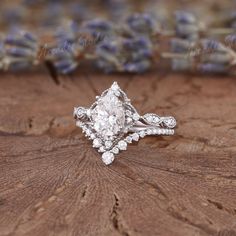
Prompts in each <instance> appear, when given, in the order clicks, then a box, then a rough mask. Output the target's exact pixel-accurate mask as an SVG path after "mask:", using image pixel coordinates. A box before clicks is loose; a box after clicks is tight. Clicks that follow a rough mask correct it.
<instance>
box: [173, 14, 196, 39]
mask: <svg viewBox="0 0 236 236" xmlns="http://www.w3.org/2000/svg"><path fill="white" fill-rule="evenodd" d="M175 20H176V26H175V27H176V29H175V30H176V36H177V37H179V38H182V39H187V40H189V41H196V40H197V39H198V38H199V31H200V28H199V25H198V23H197V20H196V18H195V16H194V15H193V14H191V13H189V12H185V11H177V12H176V13H175Z"/></svg>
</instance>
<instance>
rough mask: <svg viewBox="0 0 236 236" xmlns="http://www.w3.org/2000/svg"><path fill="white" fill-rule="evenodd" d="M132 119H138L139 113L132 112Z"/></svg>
mask: <svg viewBox="0 0 236 236" xmlns="http://www.w3.org/2000/svg"><path fill="white" fill-rule="evenodd" d="M133 119H134V120H135V121H138V120H139V114H137V113H134V114H133Z"/></svg>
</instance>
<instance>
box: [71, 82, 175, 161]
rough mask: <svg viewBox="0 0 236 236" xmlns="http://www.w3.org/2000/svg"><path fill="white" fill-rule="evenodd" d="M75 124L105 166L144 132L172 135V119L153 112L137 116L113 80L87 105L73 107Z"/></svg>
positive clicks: (173, 124) (144, 134)
mask: <svg viewBox="0 0 236 236" xmlns="http://www.w3.org/2000/svg"><path fill="white" fill-rule="evenodd" d="M74 118H75V119H76V126H78V127H80V128H82V131H83V133H85V136H86V137H88V139H90V140H92V142H93V147H94V148H97V149H98V152H100V153H102V161H103V162H104V163H105V164H106V165H109V164H111V163H112V162H113V161H114V159H115V155H117V154H118V153H119V152H120V151H125V150H126V149H127V146H128V144H130V143H132V142H134V141H135V142H137V141H139V139H140V138H144V137H145V136H147V135H173V134H174V129H173V128H174V127H175V126H176V120H175V118H174V117H172V116H167V117H160V116H158V115H156V114H153V113H147V114H145V115H143V116H141V115H139V113H138V112H137V111H136V109H135V108H134V107H133V106H132V105H131V103H130V99H128V97H127V95H126V94H125V92H124V91H122V90H121V89H120V87H119V86H118V84H117V82H114V83H113V84H112V86H111V87H110V88H109V89H107V90H105V91H104V92H103V93H102V94H101V96H97V97H96V101H95V103H93V104H92V106H91V107H90V108H84V107H75V108H74Z"/></svg>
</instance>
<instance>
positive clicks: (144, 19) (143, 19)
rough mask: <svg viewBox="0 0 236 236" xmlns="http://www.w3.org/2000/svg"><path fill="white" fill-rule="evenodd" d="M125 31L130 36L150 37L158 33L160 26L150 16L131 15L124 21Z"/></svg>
mask: <svg viewBox="0 0 236 236" xmlns="http://www.w3.org/2000/svg"><path fill="white" fill-rule="evenodd" d="M126 25H127V31H128V33H130V34H131V35H133V36H135V35H146V36H147V35H148V36H151V35H153V34H156V33H157V32H159V31H160V25H159V24H158V23H157V21H156V20H155V19H154V17H153V16H152V15H151V14H133V15H131V16H129V17H128V18H127V20H126Z"/></svg>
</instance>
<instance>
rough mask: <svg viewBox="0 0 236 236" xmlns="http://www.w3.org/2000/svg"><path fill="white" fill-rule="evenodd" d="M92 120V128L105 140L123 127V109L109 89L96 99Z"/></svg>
mask: <svg viewBox="0 0 236 236" xmlns="http://www.w3.org/2000/svg"><path fill="white" fill-rule="evenodd" d="M92 120H93V122H94V129H95V130H96V132H97V133H98V134H99V135H100V136H101V137H103V138H104V139H105V140H106V139H109V137H113V136H115V135H117V134H119V132H120V131H121V130H122V129H123V128H124V126H125V109H124V107H123V103H122V102H121V101H120V100H119V98H118V97H117V96H116V95H115V94H114V92H113V91H112V90H111V89H109V90H108V92H107V94H106V95H105V96H104V97H101V98H100V99H99V100H98V104H97V105H96V107H95V108H94V109H93V110H92Z"/></svg>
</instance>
